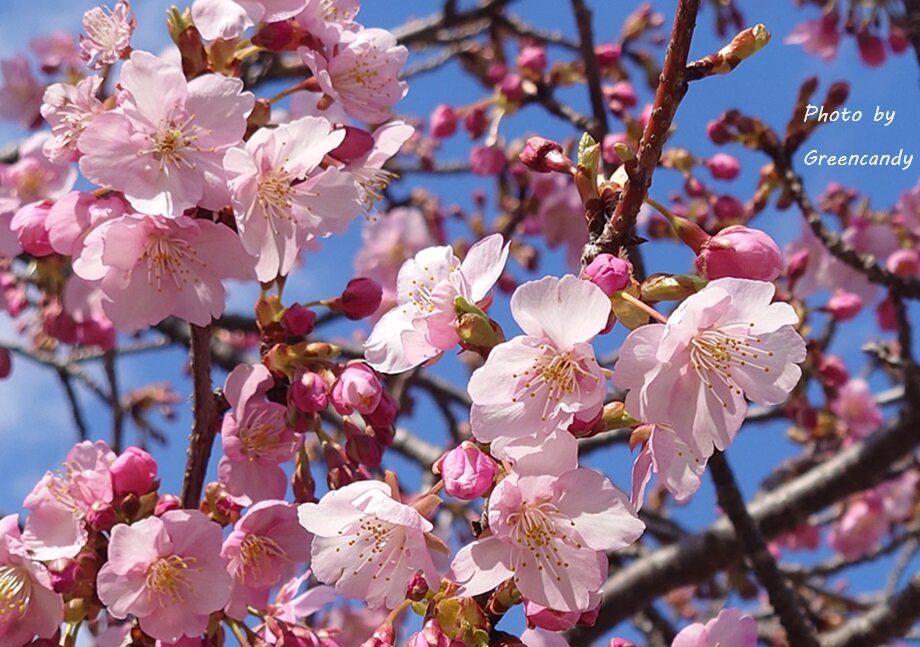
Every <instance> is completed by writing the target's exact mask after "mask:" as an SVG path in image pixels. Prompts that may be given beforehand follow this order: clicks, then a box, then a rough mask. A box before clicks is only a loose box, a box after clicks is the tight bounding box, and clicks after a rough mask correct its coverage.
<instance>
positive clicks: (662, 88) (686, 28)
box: [583, 0, 700, 262]
mask: <svg viewBox="0 0 920 647" xmlns="http://www.w3.org/2000/svg"><path fill="white" fill-rule="evenodd" d="M699 9H700V0H679V1H678V4H677V12H676V14H675V15H674V27H673V28H672V29H671V41H670V43H669V44H668V51H667V53H666V54H665V58H664V67H663V68H662V70H661V77H660V79H659V81H658V89H657V90H656V92H655V103H654V105H653V106H652V112H651V115H650V117H649V121H648V125H647V126H646V127H645V132H644V133H643V134H642V141H641V142H640V143H639V152H638V155H637V156H636V160H633V161H632V162H631V163H629V165H628V166H627V171H628V174H629V181H628V182H627V183H626V187H625V188H624V191H623V196H622V198H621V199H620V201H619V203H618V204H617V206H616V210H615V211H614V213H613V215H612V216H611V218H610V220H609V221H608V222H607V224H606V225H605V226H604V229H603V231H602V233H601V235H600V236H599V237H598V239H597V241H595V243H596V244H595V245H594V246H593V247H592V248H591V250H589V251H588V253H586V255H585V257H584V258H583V260H584V261H587V262H590V261H591V259H592V258H593V257H594V256H596V255H597V254H598V253H600V252H609V253H613V254H615V253H617V252H618V251H619V249H620V248H621V247H625V246H626V245H628V244H629V242H630V240H631V239H632V235H633V229H635V226H636V218H637V217H638V215H639V209H640V208H641V207H642V204H643V202H644V200H645V196H646V195H647V194H648V189H649V187H650V186H651V184H652V173H654V171H655V167H656V166H657V165H658V160H659V159H660V158H661V151H662V148H663V147H664V144H665V142H666V141H667V138H668V131H669V130H670V129H671V122H672V121H673V120H674V114H675V113H676V112H677V106H679V105H680V102H681V100H682V99H683V98H684V95H685V94H686V93H687V59H688V58H689V55H690V41H691V40H692V38H693V30H694V28H695V27H696V16H697V13H698V12H699Z"/></svg>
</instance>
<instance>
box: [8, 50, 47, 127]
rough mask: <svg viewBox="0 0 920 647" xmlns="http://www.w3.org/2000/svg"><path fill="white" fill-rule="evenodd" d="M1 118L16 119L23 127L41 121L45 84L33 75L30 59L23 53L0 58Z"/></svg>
mask: <svg viewBox="0 0 920 647" xmlns="http://www.w3.org/2000/svg"><path fill="white" fill-rule="evenodd" d="M0 74H2V75H3V84H2V85H0V119H7V120H9V121H16V122H18V123H19V125H21V126H22V127H23V128H32V127H33V126H37V125H38V123H39V117H40V115H39V109H40V108H41V105H42V94H43V93H44V91H45V88H44V86H43V85H42V84H41V83H39V82H38V81H37V80H36V79H35V77H34V76H33V75H32V69H31V68H30V67H29V59H27V58H26V57H25V56H23V55H22V54H17V55H16V56H14V57H13V58H5V59H2V60H0Z"/></svg>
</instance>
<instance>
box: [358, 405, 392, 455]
mask: <svg viewBox="0 0 920 647" xmlns="http://www.w3.org/2000/svg"><path fill="white" fill-rule="evenodd" d="M398 411H399V408H398V406H397V404H396V401H395V400H394V399H393V397H392V396H391V395H390V394H389V393H387V392H386V391H383V392H382V393H381V395H380V402H379V403H378V404H377V408H376V409H374V410H373V411H371V412H370V413H368V414H362V417H363V418H364V420H365V421H367V424H369V425H370V426H371V427H373V428H374V437H375V438H377V441H378V442H379V443H380V444H381V445H383V446H384V447H389V446H390V445H391V444H392V443H393V438H392V432H391V431H389V432H387V431H386V430H389V429H390V427H392V426H393V423H394V422H396V414H397V413H398ZM387 441H389V442H387Z"/></svg>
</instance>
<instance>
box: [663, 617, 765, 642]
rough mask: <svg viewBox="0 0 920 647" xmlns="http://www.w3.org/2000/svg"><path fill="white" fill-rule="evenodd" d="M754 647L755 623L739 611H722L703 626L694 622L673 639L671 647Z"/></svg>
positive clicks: (755, 637)
mask: <svg viewBox="0 0 920 647" xmlns="http://www.w3.org/2000/svg"><path fill="white" fill-rule="evenodd" d="M729 645H731V647H755V646H756V645H757V621H756V620H754V619H753V618H752V617H750V616H745V615H741V611H740V610H739V609H722V610H721V611H719V615H718V616H716V617H715V618H713V619H712V620H710V621H709V622H707V623H706V624H705V625H704V624H703V623H701V622H696V623H694V624H692V625H690V626H689V627H685V628H684V629H683V630H681V632H680V633H679V634H677V636H675V638H674V642H672V643H671V647H720V646H721V647H728V646H729Z"/></svg>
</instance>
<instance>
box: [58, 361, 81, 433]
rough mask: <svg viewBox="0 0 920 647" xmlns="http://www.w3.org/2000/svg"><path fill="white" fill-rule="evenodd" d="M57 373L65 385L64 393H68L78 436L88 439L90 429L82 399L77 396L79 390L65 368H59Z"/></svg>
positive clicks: (68, 400)
mask: <svg viewBox="0 0 920 647" xmlns="http://www.w3.org/2000/svg"><path fill="white" fill-rule="evenodd" d="M57 374H58V377H59V378H61V384H62V385H63V386H64V393H66V394H67V402H68V403H69V404H70V412H71V414H72V415H73V422H74V424H75V425H76V426H77V437H78V439H79V440H80V441H83V440H86V439H88V438H89V429H88V428H87V426H86V419H85V418H84V417H83V409H82V407H81V406H80V400H79V399H78V398H77V392H76V391H75V390H74V388H73V383H72V381H71V380H72V378H71V376H70V374H68V373H67V371H65V370H63V369H58V372H57Z"/></svg>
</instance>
